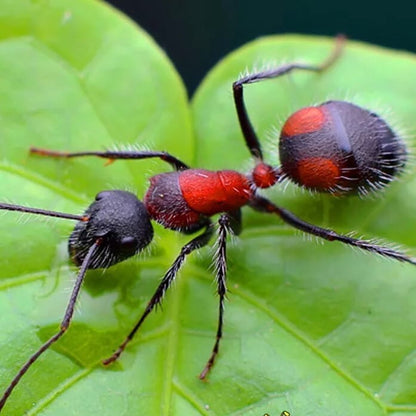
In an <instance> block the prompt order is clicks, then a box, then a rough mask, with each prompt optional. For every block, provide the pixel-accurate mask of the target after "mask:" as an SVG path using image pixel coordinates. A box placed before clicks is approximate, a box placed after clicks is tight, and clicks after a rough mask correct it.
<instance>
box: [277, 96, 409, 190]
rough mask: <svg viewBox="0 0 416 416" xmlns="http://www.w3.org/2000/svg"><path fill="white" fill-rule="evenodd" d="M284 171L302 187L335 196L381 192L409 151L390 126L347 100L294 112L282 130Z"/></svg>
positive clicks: (281, 143) (282, 162)
mask: <svg viewBox="0 0 416 416" xmlns="http://www.w3.org/2000/svg"><path fill="white" fill-rule="evenodd" d="M279 151H280V162H281V165H282V172H283V174H284V175H285V176H287V177H288V178H289V179H291V180H293V181H294V182H295V183H297V184H298V185H300V186H303V187H305V188H308V189H311V190H317V191H320V192H332V193H335V194H345V193H350V194H354V193H359V194H366V193H368V191H373V190H378V189H380V188H382V187H384V186H385V185H387V184H388V183H389V182H391V181H392V180H393V179H394V177H395V176H396V175H397V174H398V173H400V171H401V170H403V167H404V164H405V162H406V156H407V152H406V148H405V145H404V143H403V142H402V140H401V139H400V138H399V137H398V136H396V134H395V133H394V132H393V131H392V129H391V128H390V127H389V126H388V125H387V123H386V122H385V121H384V120H383V119H382V118H380V117H379V116H378V115H377V114H374V113H372V112H370V111H368V110H365V109H363V108H361V107H358V106H356V105H354V104H351V103H348V102H345V101H328V102H326V103H323V104H321V105H319V106H316V107H306V108H303V109H301V110H299V111H297V112H295V113H294V114H293V115H292V116H290V117H289V119H288V120H287V121H286V123H285V124H284V126H283V128H282V132H281V136H280V142H279Z"/></svg>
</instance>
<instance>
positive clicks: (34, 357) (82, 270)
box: [0, 240, 101, 411]
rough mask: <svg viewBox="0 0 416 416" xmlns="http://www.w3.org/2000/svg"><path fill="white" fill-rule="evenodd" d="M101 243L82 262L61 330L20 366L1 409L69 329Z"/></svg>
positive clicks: (2, 398)
mask: <svg viewBox="0 0 416 416" xmlns="http://www.w3.org/2000/svg"><path fill="white" fill-rule="evenodd" d="M100 244H101V240H97V241H96V242H95V243H94V244H93V245H92V246H91V247H90V249H89V250H88V253H87V255H86V256H85V258H84V261H83V262H82V264H81V267H80V269H79V271H78V276H77V279H76V281H75V285H74V288H73V289H72V293H71V297H70V299H69V302H68V306H67V308H66V310H65V315H64V319H63V320H62V322H61V325H60V330H59V332H57V333H56V334H55V335H53V336H52V337H50V338H49V339H48V340H47V341H46V342H45V343H44V344H43V345H42V346H41V347H40V348H39V349H38V350H37V351H36V352H35V353H34V354H33V355H32V356H31V357H30V358H29V359H28V360H27V361H26V363H25V364H24V365H23V366H22V367H21V368H20V370H19V371H18V373H17V374H16V375H15V377H14V378H13V380H12V381H11V382H10V384H9V386H8V387H7V389H6V390H5V392H4V393H3V396H2V397H1V399H0V411H1V409H3V407H4V405H5V404H6V401H7V399H8V397H9V396H10V394H11V393H12V391H13V390H14V388H15V387H16V386H17V384H18V383H19V381H20V379H21V378H22V377H23V376H24V375H25V374H26V372H27V371H28V370H29V368H30V367H31V366H32V364H33V363H34V362H35V361H36V360H37V359H38V358H39V357H40V356H41V355H42V354H43V353H44V352H45V351H46V350H47V349H48V348H49V347H50V346H51V345H52V344H54V343H55V342H56V341H58V339H60V338H61V337H62V336H63V335H64V334H65V332H66V330H67V329H68V327H69V325H70V323H71V319H72V316H73V314H74V308H75V304H76V301H77V299H78V295H79V292H80V290H81V286H82V282H83V281H84V277H85V273H86V271H87V269H88V266H89V265H90V262H91V260H92V258H93V256H94V254H95V253H96V250H97V248H98V246H99V245H100Z"/></svg>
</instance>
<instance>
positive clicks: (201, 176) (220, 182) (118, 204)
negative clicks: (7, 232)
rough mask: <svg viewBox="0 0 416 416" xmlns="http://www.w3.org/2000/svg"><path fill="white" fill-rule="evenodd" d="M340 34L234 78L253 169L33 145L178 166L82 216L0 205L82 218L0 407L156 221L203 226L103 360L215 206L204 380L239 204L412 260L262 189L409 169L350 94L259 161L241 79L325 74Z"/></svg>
mask: <svg viewBox="0 0 416 416" xmlns="http://www.w3.org/2000/svg"><path fill="white" fill-rule="evenodd" d="M344 43H345V40H344V38H343V37H342V36H339V37H338V38H337V40H336V44H335V48H334V50H333V52H332V53H331V55H330V56H329V58H328V59H327V60H326V61H324V62H323V63H322V64H321V65H316V66H315V65H306V64H298V63H292V64H287V65H283V66H280V67H277V68H275V69H269V70H265V71H262V72H257V73H254V74H249V75H246V76H243V77H241V78H240V79H239V80H237V81H235V82H234V83H233V94H234V102H235V107H236V111H237V115H238V120H239V123H240V126H241V130H242V133H243V136H244V140H245V143H246V146H247V147H248V149H249V151H250V153H251V155H252V156H253V158H254V161H255V167H254V169H253V170H252V172H250V173H249V174H248V175H246V174H242V173H239V172H237V171H233V170H220V171H209V170H204V169H193V168H190V167H189V166H188V165H186V164H185V163H184V162H182V161H180V160H179V159H177V158H176V157H174V156H172V155H170V154H169V153H166V152H153V151H103V152H57V151H51V150H45V149H38V148H31V149H30V152H31V153H32V154H37V155H41V156H47V157H56V158H76V157H84V156H96V157H100V158H105V159H108V160H110V161H114V160H116V159H148V158H159V159H161V160H163V161H165V162H166V163H168V164H169V165H171V166H172V168H173V169H174V171H172V172H167V173H161V174H158V175H156V176H153V177H152V178H150V186H149V189H148V190H147V192H146V194H145V197H144V200H143V202H141V201H140V200H139V199H137V197H136V196H135V195H134V194H132V193H129V192H126V191H121V190H109V191H103V192H100V193H99V194H98V195H97V196H96V198H95V201H94V202H93V203H92V204H91V205H90V206H89V208H88V209H87V210H86V211H85V213H84V215H82V216H79V215H71V214H65V213H61V212H53V211H49V210H42V209H36V208H29V207H24V206H19V205H12V204H5V203H1V204H0V209H2V210H10V211H20V212H24V213H31V214H39V215H46V216H52V217H58V218H65V219H71V220H75V221H78V222H77V224H76V226H75V228H74V230H73V232H72V234H71V236H70V237H69V243H68V247H69V253H70V257H71V260H72V261H73V262H74V263H75V264H76V265H77V266H78V267H79V271H78V275H77V278H76V282H75V285H74V288H73V290H72V294H71V296H70V299H69V302H68V305H67V308H66V310H65V314H64V318H63V320H62V322H61V325H60V329H59V331H58V332H57V333H56V334H55V335H53V336H52V337H51V338H50V339H49V340H47V341H46V342H45V343H44V344H43V345H42V346H41V347H40V348H39V349H38V350H37V351H36V352H35V353H34V354H33V355H32V356H31V357H30V358H29V359H28V360H27V361H26V363H25V364H24V365H23V366H22V367H21V368H20V370H19V371H18V372H17V374H16V376H15V377H14V378H13V380H12V381H11V382H10V384H9V386H8V387H7V388H6V390H5V392H4V393H3V396H2V398H1V399H0V410H1V409H2V408H3V407H4V405H5V403H6V401H7V399H8V397H9V396H10V394H11V393H12V391H13V389H14V388H15V387H16V385H17V384H18V383H19V382H20V380H21V378H22V377H23V375H24V374H25V373H26V372H27V371H28V370H29V368H30V367H31V366H32V364H33V363H34V362H35V361H36V360H37V359H38V358H39V356H41V355H42V354H43V353H44V352H45V351H46V350H47V349H48V348H49V347H50V346H51V345H52V344H54V343H55V342H56V341H58V340H59V339H60V338H61V337H62V336H63V335H64V333H65V332H66V330H67V329H68V326H69V325H70V323H71V320H72V316H73V313H74V307H75V304H76V301H77V298H78V295H79V292H80V289H81V285H82V282H83V280H84V277H85V274H86V272H87V270H88V269H98V268H107V267H110V266H112V265H114V264H116V263H119V262H121V261H123V260H125V259H127V258H129V257H131V256H133V255H135V254H137V253H138V252H140V251H142V250H143V249H144V248H145V247H146V246H147V245H148V244H149V243H150V242H151V240H152V238H153V228H152V225H151V220H154V221H156V222H158V223H160V224H162V225H163V226H164V227H165V228H168V229H171V230H175V231H179V232H182V233H185V234H190V233H194V232H197V231H201V230H202V232H201V233H200V234H199V235H197V236H196V237H194V238H192V239H191V240H190V241H189V242H188V243H187V244H185V245H184V246H183V247H182V249H181V251H180V253H179V255H178V256H177V257H176V259H175V260H174V262H173V263H172V265H171V267H170V268H169V270H168V271H167V272H166V274H165V275H164V276H163V279H162V280H161V282H160V284H159V285H158V287H157V289H156V291H155V293H154V294H153V296H152V298H151V299H150V301H149V303H148V304H147V307H146V309H145V311H144V312H143V314H142V315H141V317H140V319H139V320H138V322H137V323H136V325H134V327H133V329H132V330H131V331H130V333H129V334H128V335H127V337H126V338H125V340H124V341H123V342H122V343H121V344H120V346H119V347H118V349H117V350H116V351H115V352H114V353H113V354H112V355H111V356H110V357H109V358H107V359H106V360H104V361H103V363H104V364H105V365H108V364H110V363H112V362H113V361H115V360H117V358H118V357H119V356H120V354H121V353H122V352H123V350H124V349H125V348H126V346H127V344H128V343H129V342H130V341H131V340H132V338H133V336H134V335H135V333H136V332H137V331H138V329H139V328H140V326H141V325H142V323H143V322H144V320H145V319H146V317H147V316H148V315H149V314H150V312H151V311H152V310H153V309H154V308H155V306H157V305H158V304H160V303H161V302H162V299H163V296H164V294H165V292H166V291H167V290H168V288H169V287H170V286H171V284H172V282H173V281H174V279H175V277H176V275H177V274H178V271H179V270H180V268H181V267H182V265H183V263H184V261H185V259H186V257H187V256H188V255H189V254H190V253H192V252H193V251H195V250H198V249H200V248H202V247H203V246H205V245H207V244H208V243H209V241H210V240H211V238H212V237H213V234H214V229H215V227H214V225H215V224H214V223H213V222H212V220H211V217H212V216H213V215H216V214H219V219H218V221H217V227H218V235H217V246H218V250H217V251H216V253H215V264H216V268H215V278H216V283H217V292H218V295H219V312H218V326H217V332H216V340H215V343H214V346H213V349H212V352H211V355H210V357H209V359H208V361H207V363H206V365H205V367H204V368H203V370H202V372H201V373H200V375H199V378H200V379H205V378H206V377H207V375H208V373H209V372H210V370H211V368H212V366H213V365H214V362H215V359H216V357H217V355H218V351H219V344H220V340H221V338H222V332H223V314H224V300H225V296H226V292H227V288H226V265H227V261H226V240H227V235H228V234H229V233H233V234H240V232H241V208H242V207H243V206H246V205H248V206H250V207H251V208H253V209H254V210H257V211H260V212H264V213H268V214H274V215H277V216H278V217H280V219H281V220H283V221H284V222H285V223H287V224H288V225H290V226H291V227H294V228H296V229H298V230H301V231H303V232H305V233H308V234H311V235H315V236H317V237H320V238H322V239H325V240H328V241H340V242H341V243H344V244H347V245H350V246H354V247H358V248H360V249H362V250H366V251H369V252H373V253H377V254H379V255H382V256H385V257H390V258H393V259H395V260H398V261H402V262H408V263H411V264H414V265H416V260H415V259H413V258H411V257H408V256H407V255H405V254H404V253H401V252H399V251H396V250H393V249H392V248H389V247H386V246H382V245H377V244H375V243H373V242H371V241H366V240H362V239H357V238H352V237H351V236H346V235H342V234H338V233H336V232H335V231H333V230H330V229H326V228H322V227H319V226H317V225H313V224H310V223H308V222H306V221H303V220H302V219H300V218H298V217H296V216H295V215H294V214H293V213H291V212H290V211H288V210H286V209H284V208H281V207H279V206H277V205H275V204H274V203H273V202H271V201H270V200H268V199H266V198H265V197H263V196H260V195H259V194H258V190H259V189H263V188H269V187H272V186H274V185H275V184H277V183H279V182H281V181H282V180H283V179H285V178H287V179H289V180H292V181H294V182H295V183H297V184H299V185H300V186H302V187H304V188H306V189H310V190H315V191H320V192H330V193H334V194H337V195H340V194H357V193H361V194H365V193H366V192H368V191H373V190H378V189H380V188H382V187H384V186H385V185H387V184H388V183H389V182H391V181H392V180H393V179H394V178H395V176H397V174H399V173H400V172H401V171H402V170H403V167H404V165H405V162H406V158H407V152H406V147H405V145H404V143H403V142H402V140H401V138H400V137H398V136H397V135H396V134H395V133H394V132H393V130H392V129H391V128H390V127H389V126H388V125H387V124H386V122H385V121H384V120H383V119H382V118H380V117H379V116H378V115H376V114H374V113H371V112H370V111H368V110H365V109H363V108H360V107H358V106H356V105H354V104H351V103H349V102H345V101H327V102H325V103H323V104H321V105H318V106H311V107H306V108H303V109H301V110H299V111H297V112H295V113H294V114H293V115H292V116H290V117H289V119H288V120H287V121H286V122H285V124H284V126H283V128H282V132H281V136H280V141H279V151H280V162H281V166H280V167H273V166H271V165H269V164H267V163H265V162H264V160H263V152H262V149H261V145H260V142H259V140H258V138H257V135H256V133H255V130H254V128H253V126H252V124H251V122H250V119H249V116H248V114H247V110H246V106H245V102H244V98H243V86H244V85H246V84H251V83H255V82H258V81H263V80H267V79H271V78H277V77H280V76H282V75H284V74H288V73H290V72H292V71H295V70H305V71H311V72H316V73H320V72H322V71H324V70H326V69H327V68H328V67H330V66H331V65H332V64H333V63H334V62H335V61H336V60H337V58H338V57H339V56H340V54H341V51H342V48H343V45H344Z"/></svg>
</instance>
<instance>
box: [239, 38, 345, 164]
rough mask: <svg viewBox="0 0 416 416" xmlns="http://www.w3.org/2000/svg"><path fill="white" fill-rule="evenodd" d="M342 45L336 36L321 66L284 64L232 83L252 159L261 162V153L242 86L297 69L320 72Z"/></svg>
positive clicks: (342, 39) (334, 59)
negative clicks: (330, 50)
mask: <svg viewBox="0 0 416 416" xmlns="http://www.w3.org/2000/svg"><path fill="white" fill-rule="evenodd" d="M344 43H345V37H344V36H343V35H338V36H337V37H336V39H335V47H334V49H333V51H332V53H331V55H330V56H329V57H328V58H327V59H326V60H325V61H324V62H323V63H322V64H321V65H307V64H301V63H291V64H285V65H282V66H279V67H277V68H272V69H268V70H265V71H260V72H256V73H253V74H249V75H246V76H243V77H241V78H240V79H238V80H237V81H235V82H234V83H233V95H234V103H235V107H236V111H237V115H238V121H239V123H240V127H241V131H242V133H243V136H244V140H245V142H246V145H247V147H248V149H249V151H250V153H251V155H252V156H253V157H254V158H256V159H260V160H263V152H262V150H261V146H260V142H259V139H258V138H257V135H256V132H255V131H254V127H253V125H252V124H251V122H250V119H249V117H248V114H247V109H246V106H245V104H244V96H243V85H245V84H252V83H254V82H258V81H262V80H266V79H272V78H277V77H280V76H282V75H285V74H288V73H289V72H292V71H294V70H297V69H301V70H306V71H314V72H322V71H324V70H325V69H327V68H328V67H329V66H331V65H332V64H333V63H334V62H335V61H336V60H337V59H338V57H339V56H340V55H341V52H342V49H343V47H344Z"/></svg>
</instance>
